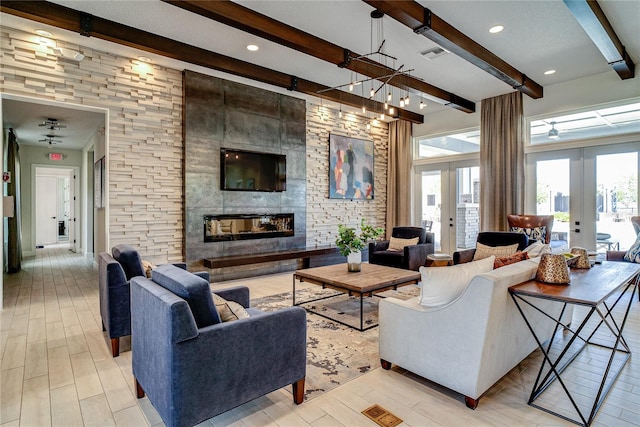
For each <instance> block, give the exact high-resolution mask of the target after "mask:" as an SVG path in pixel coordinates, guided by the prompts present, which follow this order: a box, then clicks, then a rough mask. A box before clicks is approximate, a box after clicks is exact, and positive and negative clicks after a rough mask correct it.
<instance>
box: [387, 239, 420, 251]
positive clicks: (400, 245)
mask: <svg viewBox="0 0 640 427" xmlns="http://www.w3.org/2000/svg"><path fill="white" fill-rule="evenodd" d="M419 241H420V238H419V237H414V238H412V239H401V238H399V237H393V236H392V237H391V239H390V240H389V249H387V250H388V251H393V252H400V251H402V250H404V247H405V246H413V245H417V244H418V242H419Z"/></svg>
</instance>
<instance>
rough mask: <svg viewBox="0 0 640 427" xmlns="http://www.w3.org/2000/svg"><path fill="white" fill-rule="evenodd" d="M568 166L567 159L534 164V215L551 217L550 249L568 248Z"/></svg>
mask: <svg viewBox="0 0 640 427" xmlns="http://www.w3.org/2000/svg"><path fill="white" fill-rule="evenodd" d="M570 166H571V161H570V159H569V158H561V159H552V160H539V161H537V162H536V177H537V181H536V214H537V215H553V216H554V221H553V230H552V233H551V247H552V248H554V249H555V248H562V247H567V248H568V247H570V244H569V240H570V234H571V233H570V228H571V227H570V224H571V222H570V214H569V208H570V204H569V201H570V195H571V186H570Z"/></svg>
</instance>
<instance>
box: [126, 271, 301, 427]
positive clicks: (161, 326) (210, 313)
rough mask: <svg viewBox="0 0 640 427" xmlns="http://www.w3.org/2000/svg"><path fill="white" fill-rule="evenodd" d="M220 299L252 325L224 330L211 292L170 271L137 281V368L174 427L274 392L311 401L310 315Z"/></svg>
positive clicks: (230, 294)
mask: <svg viewBox="0 0 640 427" xmlns="http://www.w3.org/2000/svg"><path fill="white" fill-rule="evenodd" d="M216 294H218V295H219V296H221V297H222V298H225V299H227V300H232V301H236V302H238V303H239V304H241V305H242V306H243V307H245V308H246V311H247V312H248V313H249V315H250V316H249V317H248V318H243V319H240V320H235V321H231V322H224V323H221V322H220V318H219V316H218V314H217V312H216V309H215V306H214V305H213V302H212V297H211V291H210V289H209V284H208V283H207V282H206V281H204V280H202V279H200V278H198V277H197V276H195V275H193V274H191V273H188V272H186V271H184V270H180V269H177V268H175V267H172V266H169V265H167V266H162V267H159V268H158V269H156V270H154V271H153V273H152V280H149V279H147V278H144V277H135V278H134V279H132V281H131V313H132V319H131V320H132V335H131V350H132V355H133V360H132V368H133V376H134V378H135V386H136V395H137V397H138V398H141V397H144V395H145V394H146V395H147V396H148V397H149V400H150V401H151V404H152V405H153V406H154V407H155V408H156V410H157V411H158V413H159V414H160V417H161V418H162V420H163V421H164V423H165V424H166V425H167V426H168V427H182V426H192V425H194V424H197V423H200V422H202V421H204V420H206V419H208V418H211V417H213V416H216V415H218V414H220V413H222V412H225V411H227V410H229V409H232V408H234V407H236V406H238V405H242V404H244V403H246V402H248V401H250V400H253V399H255V398H257V397H260V396H262V395H264V394H267V393H270V392H272V391H274V390H277V389H279V388H282V387H284V386H287V385H289V384H292V385H293V400H294V402H295V403H296V404H299V403H302V401H303V399H304V380H305V375H306V330H307V329H306V312H305V310H304V309H302V308H300V307H287V308H285V309H282V310H279V311H275V312H265V313H263V312H260V311H259V310H256V309H252V308H249V290H248V288H246V287H236V288H231V289H226V290H221V291H216Z"/></svg>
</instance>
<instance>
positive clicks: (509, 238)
mask: <svg viewBox="0 0 640 427" xmlns="http://www.w3.org/2000/svg"><path fill="white" fill-rule="evenodd" d="M528 244H529V238H528V237H527V235H526V234H523V233H512V232H508V231H482V232H480V233H478V237H477V241H476V247H475V248H469V249H462V250H459V251H456V252H454V253H453V264H454V265H456V264H464V263H467V262H470V261H474V260H475V261H477V260H479V259H482V258H486V257H489V256H492V255H494V256H497V257H504V256H508V255H512V254H514V253H516V252H517V251H522V250H524V249H525V248H526V247H527V246H528Z"/></svg>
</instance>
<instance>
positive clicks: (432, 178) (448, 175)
mask: <svg viewBox="0 0 640 427" xmlns="http://www.w3.org/2000/svg"><path fill="white" fill-rule="evenodd" d="M415 171H416V172H415V182H414V186H415V189H416V193H415V194H416V196H417V199H416V203H415V204H414V206H415V210H416V211H415V213H414V215H415V218H420V220H421V224H422V225H423V226H427V228H428V227H429V226H430V227H431V232H433V233H434V234H435V239H436V244H435V247H436V252H445V253H453V252H454V251H455V250H456V249H463V248H468V247H475V243H476V237H477V235H478V231H479V227H480V221H479V208H480V205H479V203H480V200H479V197H480V176H479V173H480V169H479V167H478V161H477V160H467V161H457V162H445V163H436V164H429V165H418V166H416V167H415Z"/></svg>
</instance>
